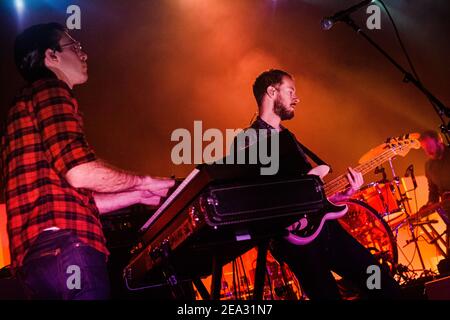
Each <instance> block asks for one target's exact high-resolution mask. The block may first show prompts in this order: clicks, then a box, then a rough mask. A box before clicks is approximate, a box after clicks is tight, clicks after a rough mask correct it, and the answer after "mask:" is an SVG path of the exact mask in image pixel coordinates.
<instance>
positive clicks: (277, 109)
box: [273, 99, 294, 120]
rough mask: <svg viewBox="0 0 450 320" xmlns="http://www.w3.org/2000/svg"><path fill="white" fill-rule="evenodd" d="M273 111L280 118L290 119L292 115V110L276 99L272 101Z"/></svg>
mask: <svg viewBox="0 0 450 320" xmlns="http://www.w3.org/2000/svg"><path fill="white" fill-rule="evenodd" d="M273 112H274V113H275V114H276V115H277V116H279V117H280V119H281V120H291V119H292V118H293V117H294V110H292V111H291V110H287V109H286V108H285V107H284V106H283V104H282V103H281V102H279V101H278V99H277V100H275V101H274V104H273Z"/></svg>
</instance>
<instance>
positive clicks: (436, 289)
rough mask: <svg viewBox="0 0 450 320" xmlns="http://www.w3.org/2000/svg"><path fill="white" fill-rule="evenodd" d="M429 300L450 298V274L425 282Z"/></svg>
mask: <svg viewBox="0 0 450 320" xmlns="http://www.w3.org/2000/svg"><path fill="white" fill-rule="evenodd" d="M425 292H426V294H427V297H428V299H429V300H450V276H448V277H445V278H441V279H438V280H433V281H429V282H427V283H425Z"/></svg>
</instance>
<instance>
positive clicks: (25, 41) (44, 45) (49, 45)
mask: <svg viewBox="0 0 450 320" xmlns="http://www.w3.org/2000/svg"><path fill="white" fill-rule="evenodd" d="M65 31H66V28H65V27H64V26H63V25H61V24H59V23H55V22H53V23H46V24H38V25H34V26H32V27H29V28H28V29H26V30H24V31H23V32H22V33H21V34H19V35H18V36H17V37H16V41H15V44H14V60H15V63H16V66H17V68H18V69H19V72H20V74H21V75H22V77H23V78H24V79H25V80H27V81H29V82H32V81H36V80H38V79H42V78H46V77H52V78H54V77H55V74H54V73H53V72H52V71H50V70H49V69H48V68H47V67H46V66H45V63H44V61H45V51H46V50H47V49H52V50H57V51H61V47H60V45H59V41H60V40H61V37H62V35H63V33H64V32H65Z"/></svg>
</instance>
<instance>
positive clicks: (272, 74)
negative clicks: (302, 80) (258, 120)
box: [253, 69, 292, 106]
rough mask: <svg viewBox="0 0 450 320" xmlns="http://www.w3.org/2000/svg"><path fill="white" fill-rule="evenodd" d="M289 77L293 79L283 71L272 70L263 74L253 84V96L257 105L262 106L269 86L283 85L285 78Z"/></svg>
mask: <svg viewBox="0 0 450 320" xmlns="http://www.w3.org/2000/svg"><path fill="white" fill-rule="evenodd" d="M284 77H288V78H291V79H292V76H291V75H290V74H289V73H287V72H286V71H283V70H277V69H270V70H268V71H264V72H263V73H261V74H260V75H259V76H258V77H257V78H256V80H255V82H254V83H253V95H254V96H255V99H256V103H257V104H258V106H261V103H262V99H263V97H264V95H265V93H266V90H267V88H268V87H269V86H273V85H276V84H281V83H282V82H283V78H284Z"/></svg>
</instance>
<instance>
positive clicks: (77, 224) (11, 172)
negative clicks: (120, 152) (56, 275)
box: [1, 79, 109, 267]
mask: <svg viewBox="0 0 450 320" xmlns="http://www.w3.org/2000/svg"><path fill="white" fill-rule="evenodd" d="M4 130H5V132H4V135H3V137H2V149H1V152H2V162H3V163H2V164H3V165H2V167H3V178H4V184H5V199H6V210H7V216H8V222H7V229H8V236H9V243H10V251H11V261H12V266H13V267H19V266H21V264H22V261H23V258H24V256H25V255H26V253H27V250H28V249H29V248H30V246H31V245H32V244H33V241H34V240H35V239H36V237H37V236H38V235H39V233H41V232H42V231H43V230H44V229H46V228H49V227H58V228H60V229H69V230H72V231H73V232H74V233H75V234H76V236H77V237H78V238H79V239H80V240H81V241H82V242H85V243H86V244H88V245H90V246H92V247H93V248H95V249H97V250H98V251H100V252H103V253H105V254H106V255H108V254H109V252H108V249H107V248H106V245H105V243H106V241H105V237H104V235H103V231H102V227H101V224H100V221H99V213H98V209H97V207H96V205H95V202H94V198H93V196H92V192H91V191H89V190H86V189H76V188H73V187H72V186H71V185H69V183H68V182H67V180H66V179H65V175H66V173H67V171H69V170H70V169H71V168H73V167H75V166H77V165H79V164H82V163H86V162H90V161H94V160H96V157H95V155H94V153H93V151H92V149H91V148H90V147H89V145H88V143H87V142H86V139H85V136H84V133H83V130H82V118H81V116H80V114H79V113H78V104H77V101H76V100H75V98H74V97H73V94H72V90H71V89H70V88H69V87H68V86H67V85H66V83H64V82H63V81H60V80H58V79H43V80H39V81H36V82H34V83H33V84H31V85H30V86H28V87H26V88H24V89H23V90H22V92H21V93H20V95H19V96H18V97H17V98H16V100H15V103H14V105H13V106H12V107H11V109H10V110H9V113H8V117H7V122H6V127H5V129H4Z"/></svg>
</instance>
